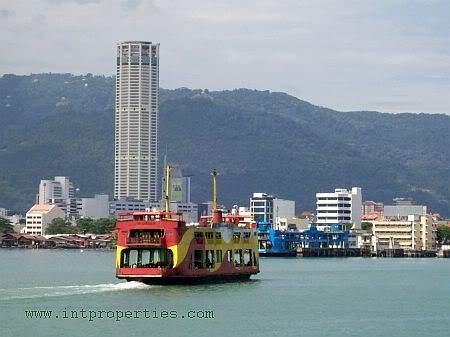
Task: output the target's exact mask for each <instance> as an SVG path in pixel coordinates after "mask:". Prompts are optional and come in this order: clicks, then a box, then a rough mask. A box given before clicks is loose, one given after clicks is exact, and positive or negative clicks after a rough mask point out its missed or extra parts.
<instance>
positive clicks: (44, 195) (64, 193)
mask: <svg viewBox="0 0 450 337" xmlns="http://www.w3.org/2000/svg"><path fill="white" fill-rule="evenodd" d="M37 199H38V200H37V201H38V204H39V205H57V206H58V207H59V208H60V209H61V210H63V211H64V213H65V215H66V217H70V216H74V215H77V201H76V199H75V189H74V185H73V183H72V182H71V181H70V179H69V177H65V176H56V177H55V178H54V179H53V180H50V179H45V180H41V182H40V184H39V194H38V196H37Z"/></svg>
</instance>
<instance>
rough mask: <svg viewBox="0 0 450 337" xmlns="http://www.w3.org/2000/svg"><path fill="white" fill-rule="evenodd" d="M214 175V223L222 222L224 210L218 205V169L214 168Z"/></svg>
mask: <svg viewBox="0 0 450 337" xmlns="http://www.w3.org/2000/svg"><path fill="white" fill-rule="evenodd" d="M211 175H212V177H213V209H212V223H213V224H218V223H221V222H222V212H221V211H219V209H218V207H217V171H216V169H214V170H212V172H211Z"/></svg>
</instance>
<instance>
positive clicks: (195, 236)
mask: <svg viewBox="0 0 450 337" xmlns="http://www.w3.org/2000/svg"><path fill="white" fill-rule="evenodd" d="M202 237H203V233H202V232H194V238H202Z"/></svg>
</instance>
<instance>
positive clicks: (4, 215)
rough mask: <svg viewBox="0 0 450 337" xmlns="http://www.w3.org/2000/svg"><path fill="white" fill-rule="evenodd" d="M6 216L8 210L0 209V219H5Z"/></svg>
mask: <svg viewBox="0 0 450 337" xmlns="http://www.w3.org/2000/svg"><path fill="white" fill-rule="evenodd" d="M7 216H8V210H7V209H6V208H3V207H0V217H1V218H6V217H7Z"/></svg>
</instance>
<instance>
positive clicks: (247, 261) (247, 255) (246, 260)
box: [244, 249, 252, 266]
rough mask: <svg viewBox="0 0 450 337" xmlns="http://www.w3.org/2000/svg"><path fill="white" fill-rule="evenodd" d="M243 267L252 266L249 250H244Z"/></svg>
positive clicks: (250, 251)
mask: <svg viewBox="0 0 450 337" xmlns="http://www.w3.org/2000/svg"><path fill="white" fill-rule="evenodd" d="M244 265H245V266H251V265H252V250H251V249H245V250H244Z"/></svg>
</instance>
